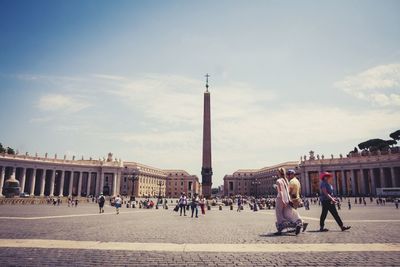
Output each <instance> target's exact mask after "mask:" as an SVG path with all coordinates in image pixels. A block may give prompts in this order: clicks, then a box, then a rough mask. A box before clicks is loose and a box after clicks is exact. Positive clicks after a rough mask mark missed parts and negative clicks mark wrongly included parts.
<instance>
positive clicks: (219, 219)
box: [0, 203, 400, 266]
mask: <svg viewBox="0 0 400 267" xmlns="http://www.w3.org/2000/svg"><path fill="white" fill-rule="evenodd" d="M299 211H300V214H301V215H302V217H303V219H304V220H305V221H307V222H308V223H309V226H308V229H307V231H306V232H305V233H302V234H300V235H299V236H295V235H294V234H288V235H284V236H279V237H277V236H274V235H273V234H272V233H273V232H275V225H274V222H275V215H274V210H260V211H257V212H253V211H251V210H249V209H248V208H247V207H246V208H245V210H244V211H242V212H240V213H239V212H236V210H235V209H234V210H233V211H231V210H229V207H224V208H223V210H222V211H220V210H218V208H217V207H213V208H212V210H211V211H207V214H206V216H201V215H199V218H191V217H190V212H188V213H187V215H188V216H186V217H184V216H182V217H181V216H179V213H176V212H173V211H172V208H171V206H170V209H168V210H164V209H158V210H156V209H152V210H144V209H128V208H125V207H123V208H122V209H121V212H120V214H119V215H116V214H115V209H114V208H112V207H110V206H106V207H105V213H104V214H99V213H98V208H97V205H96V204H91V203H90V204H88V203H82V204H80V205H78V207H76V208H75V207H67V206H66V205H65V204H63V205H62V206H59V207H58V206H50V205H37V206H32V205H4V206H0V214H1V215H0V223H1V225H2V227H0V260H1V262H2V265H5V266H20V265H41V266H43V265H48V266H50V265H52V266H54V265H59V266H64V265H65V266H66V265H68V266H85V265H87V266H93V265H99V264H102V265H104V266H109V265H121V266H124V265H129V266H135V265H141V266H196V265H200V266H204V265H210V266H233V265H242V266H274V265H275V266H280V265H286V266H314V265H318V266H322V265H323V266H343V265H347V266H360V265H363V266H400V243H399V240H400V210H396V209H395V207H394V204H392V203H388V204H387V205H386V206H376V204H368V205H367V206H366V207H364V206H363V205H354V204H353V208H352V210H348V209H347V207H343V208H342V210H341V211H339V212H340V215H341V217H342V219H343V220H344V222H345V224H348V225H351V226H352V228H351V230H350V231H348V232H341V231H340V229H339V227H338V226H337V225H336V223H335V222H334V221H333V220H332V217H330V215H328V220H327V222H326V227H328V228H329V229H330V231H329V232H326V233H320V232H318V229H319V215H320V207H319V206H318V205H312V206H311V209H310V210H309V211H306V210H304V209H299Z"/></svg>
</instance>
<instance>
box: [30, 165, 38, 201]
mask: <svg viewBox="0 0 400 267" xmlns="http://www.w3.org/2000/svg"><path fill="white" fill-rule="evenodd" d="M35 184H36V168H34V169H33V172H32V179H31V188H30V189H31V190H30V192H29V194H30V195H31V197H33V196H35Z"/></svg>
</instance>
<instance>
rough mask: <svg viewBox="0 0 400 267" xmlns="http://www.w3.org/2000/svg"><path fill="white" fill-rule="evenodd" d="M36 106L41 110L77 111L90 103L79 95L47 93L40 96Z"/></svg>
mask: <svg viewBox="0 0 400 267" xmlns="http://www.w3.org/2000/svg"><path fill="white" fill-rule="evenodd" d="M37 106H38V107H39V108H40V109H41V110H43V111H65V112H77V111H80V110H82V109H85V108H87V107H89V106H90V103H89V102H87V101H86V100H84V99H81V98H79V97H74V96H69V95H62V94H47V95H43V96H42V97H40V99H39V102H38V104H37Z"/></svg>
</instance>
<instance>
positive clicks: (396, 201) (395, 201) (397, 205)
mask: <svg viewBox="0 0 400 267" xmlns="http://www.w3.org/2000/svg"><path fill="white" fill-rule="evenodd" d="M394 205H395V206H396V209H399V199H397V198H396V199H395V200H394Z"/></svg>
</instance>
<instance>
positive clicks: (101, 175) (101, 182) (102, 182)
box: [99, 171, 104, 193]
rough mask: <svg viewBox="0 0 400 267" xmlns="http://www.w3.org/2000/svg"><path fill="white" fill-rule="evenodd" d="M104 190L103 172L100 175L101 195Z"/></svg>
mask: <svg viewBox="0 0 400 267" xmlns="http://www.w3.org/2000/svg"><path fill="white" fill-rule="evenodd" d="M103 188H104V172H103V171H101V173H100V183H99V191H100V193H101V192H103Z"/></svg>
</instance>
